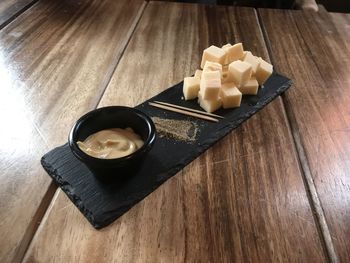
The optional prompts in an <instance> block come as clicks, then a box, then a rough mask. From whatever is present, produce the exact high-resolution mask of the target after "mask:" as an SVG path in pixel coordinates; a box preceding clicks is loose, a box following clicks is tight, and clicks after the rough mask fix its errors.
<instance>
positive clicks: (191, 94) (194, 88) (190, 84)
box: [183, 77, 200, 100]
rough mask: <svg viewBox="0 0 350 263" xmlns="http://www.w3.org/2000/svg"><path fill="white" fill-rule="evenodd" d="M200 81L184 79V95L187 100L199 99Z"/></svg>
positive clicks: (191, 78)
mask: <svg viewBox="0 0 350 263" xmlns="http://www.w3.org/2000/svg"><path fill="white" fill-rule="evenodd" d="M199 86H200V79H199V78H196V77H186V78H185V79H184V85H183V94H184V97H185V100H192V99H195V98H197V97H198V92H199Z"/></svg>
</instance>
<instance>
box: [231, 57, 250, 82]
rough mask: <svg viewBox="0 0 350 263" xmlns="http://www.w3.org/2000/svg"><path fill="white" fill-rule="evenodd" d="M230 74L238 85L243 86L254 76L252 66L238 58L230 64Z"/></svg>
mask: <svg viewBox="0 0 350 263" xmlns="http://www.w3.org/2000/svg"><path fill="white" fill-rule="evenodd" d="M229 74H230V75H231V77H232V79H233V81H234V82H235V83H236V85H237V86H238V87H241V86H242V85H243V84H244V83H246V82H247V81H248V80H249V79H250V77H251V76H252V66H251V65H250V64H249V63H247V62H244V61H240V60H236V61H234V62H232V63H231V64H230V65H229Z"/></svg>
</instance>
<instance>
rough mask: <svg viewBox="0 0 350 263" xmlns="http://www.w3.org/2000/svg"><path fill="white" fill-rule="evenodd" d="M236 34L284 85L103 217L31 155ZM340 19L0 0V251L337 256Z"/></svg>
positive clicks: (123, 256)
mask: <svg viewBox="0 0 350 263" xmlns="http://www.w3.org/2000/svg"><path fill="white" fill-rule="evenodd" d="M227 42H231V43H235V42H243V44H244V47H245V48H246V49H247V50H251V51H252V52H253V53H254V54H258V55H259V56H261V57H263V58H265V59H266V60H269V61H271V62H272V63H273V64H274V67H275V69H276V70H277V71H278V72H280V73H282V74H284V75H286V76H288V77H289V78H291V79H292V80H293V83H294V84H293V87H292V88H291V89H290V90H288V91H287V92H286V93H285V94H284V95H283V96H282V97H279V98H277V99H276V100H275V101H274V102H272V103H271V104H269V105H268V106H267V107H266V108H265V109H264V110H262V111H261V112H259V113H258V114H256V115H255V116H254V117H252V118H251V119H249V120H248V121H247V122H245V123H244V124H243V125H241V126H240V127H239V128H238V129H236V130H234V131H233V132H231V133H230V134H229V135H228V136H226V137H225V138H223V139H222V140H220V141H219V142H218V143H217V144H215V145H214V146H213V147H212V148H210V149H209V150H208V151H206V152H205V153H204V154H202V155H201V156H199V157H198V158H197V159H196V160H195V161H193V162H192V163H191V164H189V165H188V166H187V167H185V168H184V169H183V170H182V171H181V172H179V173H178V174H177V175H176V176H174V177H172V178H171V179H170V180H168V181H167V182H166V183H164V184H163V185H162V186H161V187H159V188H158V189H157V190H156V191H154V192H153V193H152V194H150V195H149V196H148V197H146V198H145V199H144V200H143V201H142V202H140V203H138V204H137V205H135V206H134V207H133V208H132V209H131V210H130V211H128V212H127V213H126V214H125V215H123V216H122V217H120V218H119V219H118V220H116V221H115V222H114V223H113V224H111V225H110V226H108V227H106V228H104V229H102V230H95V229H94V228H93V227H92V226H91V225H90V224H89V223H88V221H87V220H86V219H85V218H84V217H83V215H82V214H81V213H80V212H79V210H78V209H77V208H76V207H75V206H74V205H73V204H72V203H71V202H70V200H69V199H68V198H67V197H66V196H65V194H64V193H63V192H62V191H61V190H60V189H58V188H57V186H56V185H55V184H54V183H52V181H51V179H50V177H49V176H47V174H46V173H45V172H44V170H43V169H42V167H41V165H40V158H41V156H42V155H43V154H44V153H46V152H47V151H48V150H50V149H52V148H53V147H55V146H58V145H61V144H63V143H65V142H66V140H67V135H68V132H69V130H70V128H71V126H72V124H73V123H74V122H75V120H76V119H77V118H79V117H80V116H81V115H82V114H83V113H85V112H87V111H89V110H92V109H94V108H96V107H102V106H106V105H127V106H134V105H136V104H138V103H140V102H142V101H144V100H146V99H148V98H149V97H151V96H154V95H156V94H157V93H159V92H160V91H162V90H164V89H166V88H168V87H169V86H171V85H173V84H176V83H178V82H179V81H181V80H182V79H183V78H184V76H188V75H191V74H193V72H194V71H195V70H196V69H197V68H198V65H199V63H200V59H201V52H202V51H203V49H204V48H206V47H208V46H209V45H212V44H215V45H219V46H220V45H223V44H225V43H227ZM349 105H350V15H349V14H336V13H328V12H327V11H325V10H324V9H320V11H319V12H318V13H313V12H306V11H291V10H289V11H286V10H272V9H259V10H255V9H252V8H243V7H225V6H205V5H197V4H183V3H169V2H158V1H157V2H146V1H142V0H128V1H127V0H119V1H113V0H80V1H70V0H66V1H54V0H38V1H33V0H32V1H30V0H6V1H2V2H1V3H0V123H1V129H0V170H1V173H0V180H1V184H0V234H1V236H2V238H1V239H0V262H20V261H23V260H24V261H25V262H234V261H237V262H286V261H287V262H347V261H348V260H349V258H350V239H349V236H350V129H349V127H350V106H349Z"/></svg>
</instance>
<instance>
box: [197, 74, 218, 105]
mask: <svg viewBox="0 0 350 263" xmlns="http://www.w3.org/2000/svg"><path fill="white" fill-rule="evenodd" d="M220 87H221V74H220V71H218V70H217V71H203V73H202V78H201V80H200V91H201V94H202V95H203V99H205V100H217V99H218V97H219V92H220Z"/></svg>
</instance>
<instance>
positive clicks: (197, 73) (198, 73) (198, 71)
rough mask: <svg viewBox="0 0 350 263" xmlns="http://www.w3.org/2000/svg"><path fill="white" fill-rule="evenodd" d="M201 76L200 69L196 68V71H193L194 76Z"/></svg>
mask: <svg viewBox="0 0 350 263" xmlns="http://www.w3.org/2000/svg"><path fill="white" fill-rule="evenodd" d="M201 76H202V70H200V69H197V70H196V72H195V73H194V77H195V78H199V79H201Z"/></svg>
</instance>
